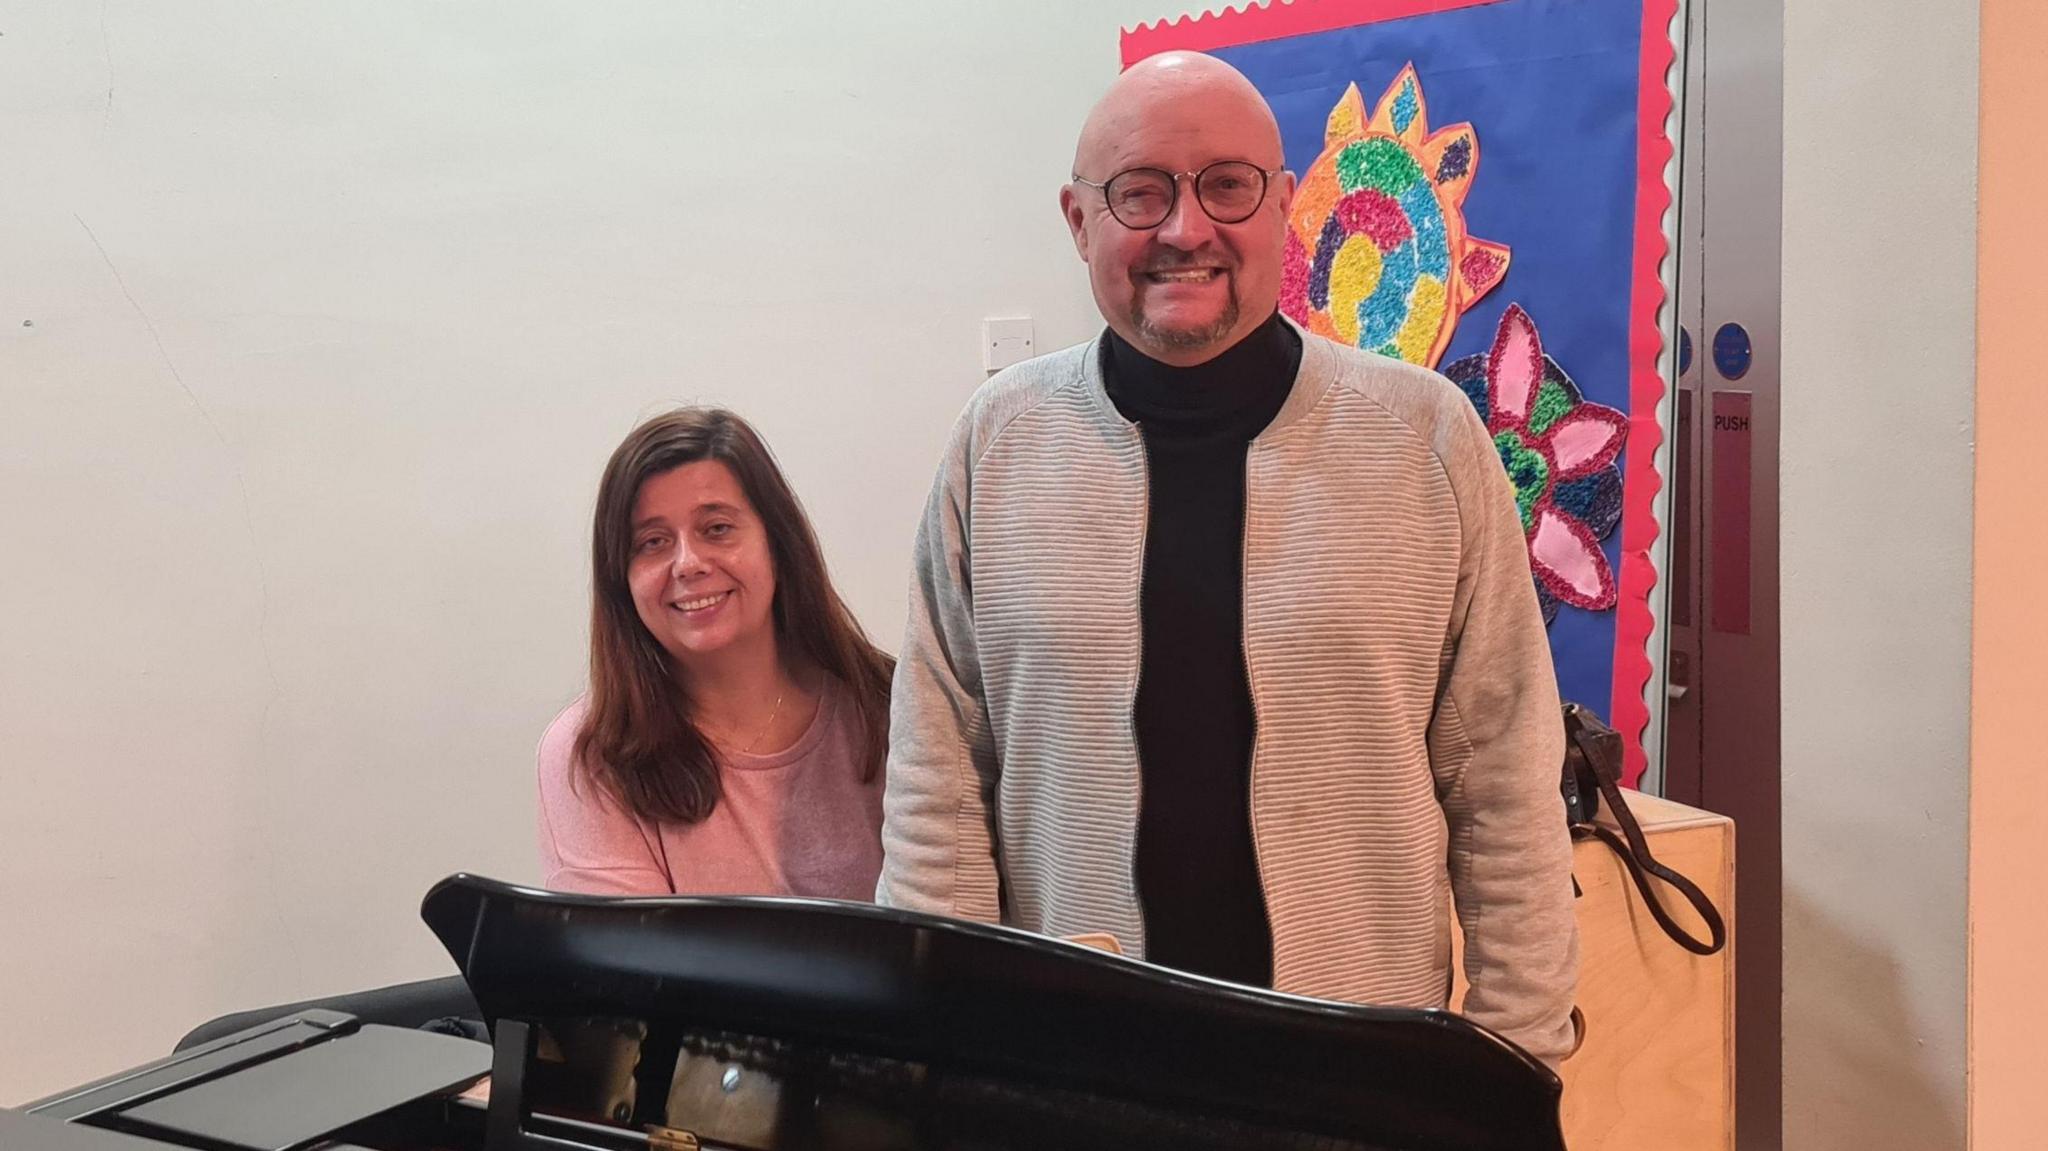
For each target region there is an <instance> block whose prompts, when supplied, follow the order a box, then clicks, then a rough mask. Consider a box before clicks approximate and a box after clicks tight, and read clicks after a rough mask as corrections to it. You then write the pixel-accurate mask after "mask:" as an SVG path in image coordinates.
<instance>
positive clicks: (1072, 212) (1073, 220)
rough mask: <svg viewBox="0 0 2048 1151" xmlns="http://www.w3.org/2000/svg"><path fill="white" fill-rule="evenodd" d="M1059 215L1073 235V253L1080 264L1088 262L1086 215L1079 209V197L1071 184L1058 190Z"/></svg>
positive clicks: (1082, 209) (1085, 212)
mask: <svg viewBox="0 0 2048 1151" xmlns="http://www.w3.org/2000/svg"><path fill="white" fill-rule="evenodd" d="M1060 215H1062V216H1065V217H1066V219H1067V231H1069V232H1071V233H1073V235H1074V251H1075V252H1076V253H1078V254H1079V255H1080V257H1081V262H1082V263H1084V264H1085V263H1087V262H1088V227H1087V225H1088V213H1087V210H1086V209H1084V208H1082V207H1081V197H1080V195H1079V194H1078V193H1076V192H1075V191H1074V186H1073V185H1072V184H1066V185H1062V186H1061V188H1060Z"/></svg>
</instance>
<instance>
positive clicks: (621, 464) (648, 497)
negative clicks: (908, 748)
mask: <svg viewBox="0 0 2048 1151" xmlns="http://www.w3.org/2000/svg"><path fill="white" fill-rule="evenodd" d="M591 561H592V581H591V628H590V690H589V692H588V693H587V694H586V695H585V696H584V697H583V698H581V699H579V700H577V701H576V703H574V704H572V705H571V706H570V707H569V708H568V710H566V711H564V712H563V713H562V714H561V715H560V716H558V717H557V718H556V719H555V722H554V723H553V724H552V725H551V726H550V727H549V728H548V731H547V734H546V735H545V736H544V737H543V738H542V740H541V745H540V755H539V760H540V762H539V786H540V851H541V859H542V863H543V865H544V867H545V869H546V872H547V878H546V880H545V882H546V884H547V886H549V887H552V888H556V889H558V890H565V891H584V892H593V893H605V894H650V895H655V894H670V893H680V894H705V895H710V894H718V895H805V896H820V897H827V898H836V899H861V900H865V899H869V898H872V896H873V895H874V888H875V878H876V875H877V874H878V873H879V871H880V868H881V859H882V853H881V844H880V826H881V790H882V782H881V766H882V758H883V755H884V751H885V748H886V747H887V741H888V692H889V676H890V672H891V670H892V669H891V661H890V660H889V657H888V656H886V655H884V654H883V653H882V652H881V651H879V650H878V649H876V648H875V646H874V645H873V644H871V643H869V642H868V640H867V637H866V636H865V635H864V634H863V633H862V631H861V629H860V625H859V624H858V623H857V622H856V621H855V620H854V617H853V614H852V612H850V611H849V610H848V609H847V607H846V605H845V604H844V603H843V602H842V601H841V600H840V598H839V595H838V593H837V592H836V591H834V590H833V588H832V584H831V581H830V579H829V578H828V577H827V575H826V571H825V562H824V557H823V555H822V554H821V553H820V551H819V547H818V541H817V536H816V533H814V532H813V531H812V530H811V524H810V521H809V520H808V519H807V518H806V517H805V515H804V512H803V507H802V505H801V504H799V503H798V502H797V498H796V495H795V493H794V492H792V491H791V490H790V487H789V483H788V481H787V480H785V479H784V478H783V475H782V472H781V470H780V469H779V468H777V467H776V465H775V460H774V457H773V456H772V455H771V454H770V453H769V451H768V447H767V445H766V444H765V443H763V442H762V440H761V437H760V435H759V434H758V433H756V432H755V431H754V429H753V428H752V427H751V426H749V425H748V424H747V422H746V421H744V420H742V419H740V418H739V417H738V416H736V415H734V414H732V413H731V412H727V411H723V410H720V409H713V408H686V409H682V410H680V411H675V412H670V413H668V414H666V415H662V416H658V417H656V418H654V419H652V420H649V421H648V422H646V423H644V424H642V425H641V426H640V427H638V428H636V429H635V430H634V431H633V433H632V434H631V435H629V436H627V437H626V439H625V442H623V443H621V444H620V445H619V447H618V449H617V450H616V451H615V452H613V453H612V458H611V462H610V463H609V464H607V465H606V467H605V473H604V478H603V480H602V481H601V482H600V485H599V488H598V497H597V513H596V522H595V524H594V526H593V529H592V533H591Z"/></svg>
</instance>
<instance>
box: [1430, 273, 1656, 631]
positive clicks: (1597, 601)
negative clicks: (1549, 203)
mask: <svg viewBox="0 0 2048 1151" xmlns="http://www.w3.org/2000/svg"><path fill="white" fill-rule="evenodd" d="M1444 375H1446V376H1448V377H1450V379H1451V382H1453V383H1455V384H1457V385H1458V386H1459V387H1460V388H1463V389H1464V391H1465V395H1466V396H1467V397H1468V398H1469V399H1470V400H1471V401H1472V406H1473V407H1475V408H1478V409H1479V418H1480V419H1482V420H1484V421H1486V430H1487V431H1488V432H1491V433H1492V434H1493V446H1494V448H1495V449H1496V450H1498V451H1499V452H1500V462H1501V463H1502V464H1503V465H1505V466H1506V467H1507V470H1508V479H1509V480H1511V481H1512V482H1513V483H1514V486H1515V505H1516V506H1517V507H1518V508H1519V509H1520V510H1521V513H1522V531H1523V533H1524V534H1525V535H1526V536H1527V537H1528V541H1529V567H1530V570H1531V571H1533V572H1534V573H1535V575H1536V598H1537V599H1538V600H1539V601H1541V602H1542V604H1543V622H1544V623H1546V624H1548V623H1551V622H1553V621H1554V620H1556V619H1557V612H1558V604H1559V603H1560V602H1562V603H1568V604H1571V605H1572V606H1573V607H1580V608H1585V609H1586V610H1588V611H1605V610H1607V609H1608V608H1611V607H1613V606H1614V605H1615V602H1616V600H1617V599H1618V598H1619V597H1618V593H1617V588H1616V587H1615V582H1614V569H1613V568H1612V567H1611V566H1610V565H1609V564H1608V562H1607V556H1606V555H1605V554H1603V553H1602V552H1601V550H1600V541H1601V540H1604V539H1606V538H1607V537H1608V536H1609V535H1610V534H1612V533H1613V531H1614V525H1615V524H1617V523H1619V522H1620V520H1621V490H1622V489H1621V469H1620V468H1619V467H1617V466H1616V465H1615V459H1616V458H1617V457H1618V456H1620V454H1621V445H1622V441H1623V440H1624V439H1625V438H1626V437H1627V435H1628V417H1627V416H1624V415H1622V414H1621V413H1620V412H1618V411H1616V410H1614V409H1613V408H1610V407H1607V406H1605V405H1604V404H1596V403H1592V402H1591V401H1589V400H1587V399H1586V397H1585V396H1584V395H1583V394H1581V393H1580V391H1579V386H1578V385H1577V384H1575V383H1573V382H1572V378H1571V377H1570V376H1568V375H1566V374H1565V371H1564V369H1563V368H1561V367H1559V366H1558V364H1557V361H1556V360H1553V359H1551V358H1550V357H1549V356H1547V355H1544V354H1543V337H1542V336H1541V335H1540V334H1539V333H1538V332H1537V331H1536V322H1535V321H1534V320H1531V319H1530V318H1529V313H1527V312H1525V311H1523V310H1522V306H1521V305H1520V304H1511V305H1509V306H1508V310H1507V314H1506V315H1503V316H1502V317H1501V319H1500V329H1499V331H1498V333H1497V334H1496V335H1495V336H1494V340H1493V347H1492V348H1491V349H1490V350H1488V351H1486V352H1483V353H1480V354H1478V355H1471V356H1465V357H1463V358H1461V359H1458V360H1454V361H1452V362H1451V363H1450V364H1449V365H1447V366H1446V367H1445V368H1444Z"/></svg>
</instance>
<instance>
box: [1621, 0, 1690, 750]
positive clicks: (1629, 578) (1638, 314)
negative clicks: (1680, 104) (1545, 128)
mask: <svg viewBox="0 0 2048 1151" xmlns="http://www.w3.org/2000/svg"><path fill="white" fill-rule="evenodd" d="M1677 14H1678V0H1644V3H1643V34H1642V61H1643V63H1642V71H1641V72H1640V73H1639V81H1638V83H1637V85H1636V244H1635V269H1636V271H1635V287H1634V290H1633V291H1632V292H1631V294H1630V300H1629V316H1630V324H1629V328H1630V334H1629V363H1630V364H1631V365H1632V366H1631V367H1630V369H1629V403H1628V411H1629V415H1628V418H1629V433H1628V467H1627V469H1626V470H1625V472H1624V474H1623V476H1622V484H1623V487H1622V491H1623V493H1624V498H1623V503H1622V510H1621V607H1620V611H1619V613H1618V615H1617V617H1616V619H1615V632H1614V704H1613V707H1614V716H1613V719H1612V722H1613V724H1614V729H1615V730H1616V731H1618V732H1620V733H1621V736H1622V753H1623V759H1622V773H1621V777H1622V782H1623V783H1624V784H1626V785H1628V786H1629V787H1634V786H1636V784H1638V783H1640V782H1641V781H1642V778H1643V772H1644V771H1645V770H1646V769H1648V767H1649V758H1648V756H1646V755H1645V754H1644V752H1643V730H1644V729H1645V728H1647V727H1648V726H1649V725H1650V708H1649V705H1648V704H1647V703H1645V702H1644V700H1643V692H1644V690H1645V688H1646V687H1647V686H1648V684H1649V682H1650V670H1651V668H1650V633H1651V631H1652V629H1653V628H1654V626H1655V621H1654V620H1653V619H1652V618H1651V614H1650V592H1651V591H1652V590H1653V589H1654V588H1655V587H1656V586H1657V565H1656V564H1655V563H1653V562H1652V561H1651V559H1650V546H1651V545H1652V544H1654V543H1656V541H1657V532H1658V525H1657V513H1656V497H1657V489H1659V488H1661V487H1663V486H1664V477H1662V476H1660V475H1658V474H1657V467H1656V455H1657V447H1658V445H1660V444H1662V443H1663V442H1664V427H1663V425H1662V424H1660V423H1658V420H1657V417H1658V415H1659V413H1660V412H1661V411H1662V409H1663V406H1664V376H1663V374H1662V373H1661V372H1659V371H1658V370H1657V359H1658V357H1659V356H1661V355H1662V354H1663V352H1664V329H1663V327H1662V326H1661V325H1659V324H1658V322H1657V314H1658V313H1659V312H1660V311H1662V310H1663V307H1664V278H1663V273H1662V269H1663V265H1664V256H1665V253H1666V252H1667V251H1669V245H1668V244H1667V243H1666V242H1665V240H1664V213H1665V211H1666V210H1667V209H1669V208H1670V207H1671V189H1670V187H1669V186H1667V185H1666V184H1665V183H1664V167H1665V165H1667V164H1669V163H1670V162H1671V136H1670V134H1669V133H1668V132H1666V131H1665V121H1666V120H1668V119H1669V118H1670V116H1671V88H1670V85H1669V84H1667V83H1666V82H1665V79H1664V77H1665V74H1666V73H1668V72H1669V71H1670V70H1671V64H1672V62H1673V61H1674V60H1676V59H1677V57H1678V51H1677V49H1676V48H1675V47H1673V46H1672V43H1671V31H1670V29H1671V21H1672V18H1673V17H1675V16H1676V15H1677Z"/></svg>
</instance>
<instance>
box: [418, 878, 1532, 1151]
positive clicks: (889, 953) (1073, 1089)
mask: <svg viewBox="0 0 2048 1151" xmlns="http://www.w3.org/2000/svg"><path fill="white" fill-rule="evenodd" d="M421 916H422V917H423V918H424V919H425V920H426V922H427V925H428V926H429V927H430V928H431V929H432V930H433V932H434V934H435V935H436V936H438V937H439V938H440V940H441V942H442V944H443V945H444V946H446V947H447V949H448V952H449V954H450V955H451V956H453V957H454V959H455V962H456V964H457V965H458V966H459V967H460V968H461V970H462V973H463V975H464V977H465V978H466V979H467V980H468V981H469V985H470V988H471V990H472V991H473V992H474V994H475V996H476V1000H477V1003H478V1005H479V1006H480V1007H481V1009H482V1011H483V1013H484V1015H485V1018H486V1020H487V1021H488V1022H490V1023H491V1024H492V1026H493V1027H494V1028H495V1027H496V1025H497V1023H498V1022H499V1021H500V1020H515V1021H519V1022H521V1023H532V1024H545V1023H546V1022H547V1021H550V1020H563V1019H590V1018H609V1019H620V1020H633V1021H637V1022H639V1023H643V1024H645V1025H646V1026H647V1027H648V1028H649V1030H650V1031H655V1030H659V1029H662V1028H667V1029H670V1030H671V1031H673V1032H681V1031H686V1030H687V1031H693V1032H724V1033H732V1034H738V1035H746V1036H757V1037H762V1038H765V1039H770V1040H775V1041H780V1042H787V1043H792V1044H802V1045H806V1046H809V1047H812V1048H816V1049H823V1050H827V1051H831V1052H835V1053H845V1054H848V1055H853V1056H864V1057H875V1058H879V1059H885V1060H892V1061H901V1062H902V1063H905V1064H913V1065H919V1066H922V1067H926V1068H929V1069H930V1070H931V1071H932V1073H933V1074H935V1075H940V1076H953V1077H972V1078H974V1079H976V1080H977V1081H979V1082H983V1083H997V1084H1001V1085H1002V1086H1003V1087H1004V1088H1005V1089H1017V1090H1024V1091H1029V1090H1031V1089H1033V1088H1038V1089H1043V1090H1044V1091H1046V1092H1048V1093H1049V1094H1058V1095H1060V1096H1062V1097H1086V1098H1095V1099H1106V1100H1122V1101H1128V1102H1130V1103H1132V1104H1134V1105H1140V1106H1143V1107H1146V1108H1150V1109H1153V1111H1154V1112H1156V1113H1170V1114H1173V1115H1176V1116H1185V1117H1189V1118H1200V1117H1203V1116H1211V1117H1214V1118H1215V1119H1216V1120H1218V1121H1219V1122H1224V1123H1249V1124H1256V1125H1258V1126H1259V1127H1260V1128H1261V1129H1266V1130H1271V1129H1282V1130H1287V1131H1293V1132H1299V1133H1302V1134H1304V1135H1316V1136H1322V1137H1328V1138H1333V1139H1345V1140H1355V1141H1357V1142H1358V1143H1360V1144H1363V1145H1370V1146H1386V1147H1401V1148H1411V1149H1413V1151H1436V1149H1445V1151H1448V1149H1450V1148H1458V1149H1460V1151H1485V1149H1499V1151H1561V1149H1562V1148H1563V1146H1564V1144H1563V1139H1562V1135H1561V1133H1560V1128H1559V1123H1558V1099H1559V1096H1560V1093H1561V1087H1560V1084H1559V1081H1558V1079H1557V1077H1556V1076H1555V1075H1553V1074H1552V1073H1551V1072H1550V1071H1549V1070H1548V1069H1547V1068H1545V1067H1544V1066H1543V1065H1542V1064H1541V1063H1539V1062H1537V1061H1536V1060H1535V1059H1533V1058H1531V1057H1530V1056H1529V1055H1527V1054H1526V1053H1524V1052H1522V1051H1521V1050H1520V1049H1519V1048H1516V1047H1515V1046H1513V1045H1512V1044H1510V1043H1508V1042H1507V1041H1506V1040H1504V1039H1502V1038H1500V1037H1499V1036H1497V1035H1495V1034H1494V1033H1492V1032H1490V1031H1488V1030H1486V1029H1485V1028H1483V1027H1480V1026H1479V1025H1477V1024H1475V1023H1472V1022H1471V1021H1469V1020H1467V1019H1465V1018H1463V1017H1461V1016H1458V1015H1454V1014H1451V1013H1449V1012H1443V1011H1422V1010H1409V1009H1396V1008H1380V1007H1362V1006H1356V1005H1351V1004H1341V1003H1332V1002H1327V1001H1322V1000H1313V999H1306V998H1302V997H1299V996H1292V995H1284V994H1278V993H1275V992H1271V991H1263V990H1258V989H1254V988H1248V987H1242V986H1238V985H1235V984H1229V983H1223V982H1219V981H1216V980H1211V979H1206V978H1202V977H1200V976H1194V975H1188V974H1185V973H1181V972H1175V971H1170V970H1167V969H1165V968H1160V967H1155V966H1152V965H1149V964H1145V963H1141V962H1137V961H1134V960H1130V959H1126V958H1123V957H1120V956H1115V955H1110V954H1108V953H1106V952H1100V951H1096V950H1094V949H1092V948H1086V947H1082V946H1079V945H1075V944H1069V943H1065V942H1062V941H1058V940H1053V939H1048V938H1046V937H1043V936H1039V935H1034V934H1030V933H1027V932H1023V931H1017V930H1013V929H1009V928H1003V927H995V926H990V925H986V924H980V923H971V922H966V921H962V920H954V919H946V918H941V917H936V916H930V915H922V914H918V913H914V912H908V911H901V910H896V909H891V908H882V907H876V906H872V905H869V904H856V903H842V902H836V901H829V900H808V899H769V898H703V897H662V898H605V897H594V896H581V895H568V894H561V893H555V892H544V891H537V890H533V889H529V888H521V887H515V886H512V885H509V884H505V883H500V882H497V881H495V880H490V879H484V878H480V877H476V876H470V875H456V876H452V877H450V878H449V879H446V880H443V881H442V882H441V883H439V884H437V885H436V886H435V887H434V888H433V890H431V891H430V892H429V893H428V894H427V897H426V899H425V901H424V903H423V904H422V906H421Z"/></svg>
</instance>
